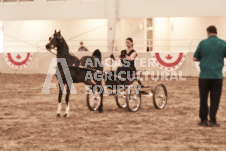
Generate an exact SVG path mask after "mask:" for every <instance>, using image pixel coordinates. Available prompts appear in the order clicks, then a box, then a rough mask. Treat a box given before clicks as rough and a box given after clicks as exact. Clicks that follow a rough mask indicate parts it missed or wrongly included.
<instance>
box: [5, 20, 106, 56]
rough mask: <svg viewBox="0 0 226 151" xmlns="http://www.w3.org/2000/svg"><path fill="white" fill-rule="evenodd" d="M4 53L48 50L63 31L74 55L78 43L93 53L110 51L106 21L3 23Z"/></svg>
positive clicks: (27, 21)
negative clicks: (54, 36)
mask: <svg viewBox="0 0 226 151" xmlns="http://www.w3.org/2000/svg"><path fill="white" fill-rule="evenodd" d="M2 23H3V26H4V52H7V51H37V50H40V49H39V48H37V47H36V46H38V47H40V48H43V49H45V44H46V43H47V42H48V38H49V37H50V36H52V35H53V33H54V30H55V29H56V30H57V31H58V30H61V34H62V35H63V37H64V38H65V40H66V41H67V42H68V45H69V46H70V49H71V51H72V52H75V51H77V49H78V47H79V42H80V41H84V43H85V45H86V46H87V47H88V49H90V51H93V50H94V49H96V48H99V49H100V50H102V51H107V20H106V19H89V20H58V21H45V20H26V21H3V22H2Z"/></svg>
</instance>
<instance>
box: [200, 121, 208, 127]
mask: <svg viewBox="0 0 226 151" xmlns="http://www.w3.org/2000/svg"><path fill="white" fill-rule="evenodd" d="M198 125H199V126H208V121H207V120H206V121H201V122H199V123H198Z"/></svg>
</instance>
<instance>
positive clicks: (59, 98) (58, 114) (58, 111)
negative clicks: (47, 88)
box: [56, 84, 63, 117]
mask: <svg viewBox="0 0 226 151" xmlns="http://www.w3.org/2000/svg"><path fill="white" fill-rule="evenodd" d="M62 94H63V90H62V89H61V87H60V84H59V96H58V108H57V115H56V116H57V117H60V112H61V98H62Z"/></svg>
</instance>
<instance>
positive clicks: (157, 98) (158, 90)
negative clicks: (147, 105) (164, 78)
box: [153, 84, 167, 109]
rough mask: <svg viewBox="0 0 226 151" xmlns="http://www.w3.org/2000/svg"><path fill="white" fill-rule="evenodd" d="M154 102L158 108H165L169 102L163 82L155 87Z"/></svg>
mask: <svg viewBox="0 0 226 151" xmlns="http://www.w3.org/2000/svg"><path fill="white" fill-rule="evenodd" d="M153 102H154V105H155V108H156V109H163V108H164V107H165V106H166V102H167V90H166V87H165V86H164V85H163V84H159V85H157V86H156V87H155V90H154V92H153Z"/></svg>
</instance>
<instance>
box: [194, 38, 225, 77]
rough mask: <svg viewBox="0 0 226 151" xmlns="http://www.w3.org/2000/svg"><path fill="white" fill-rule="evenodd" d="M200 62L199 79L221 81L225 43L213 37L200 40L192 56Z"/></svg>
mask: <svg viewBox="0 0 226 151" xmlns="http://www.w3.org/2000/svg"><path fill="white" fill-rule="evenodd" d="M194 57H195V58H197V59H198V60H200V70H201V72H200V75H199V78H200V79H223V75H222V69H223V67H224V58H225V57H226V42H225V41H224V40H221V39H219V38H218V37H217V36H215V35H211V36H209V37H208V38H207V39H205V40H202V41H201V42H200V43H199V46H198V48H197V50H196V52H195V54H194Z"/></svg>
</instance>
